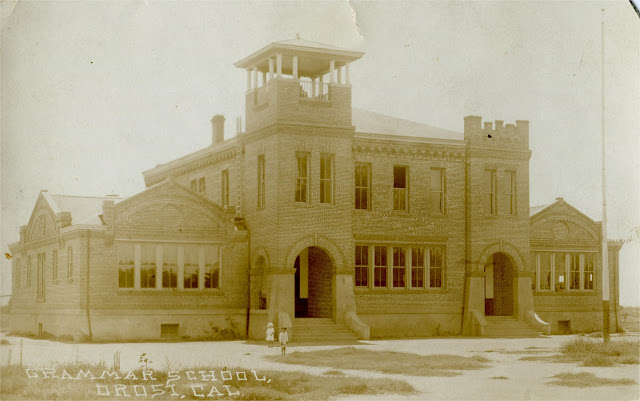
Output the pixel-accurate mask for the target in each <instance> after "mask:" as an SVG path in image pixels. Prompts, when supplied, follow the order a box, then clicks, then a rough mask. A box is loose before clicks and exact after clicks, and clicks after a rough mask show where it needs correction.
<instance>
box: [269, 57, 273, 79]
mask: <svg viewBox="0 0 640 401" xmlns="http://www.w3.org/2000/svg"><path fill="white" fill-rule="evenodd" d="M271 79H273V57H269V80H271Z"/></svg>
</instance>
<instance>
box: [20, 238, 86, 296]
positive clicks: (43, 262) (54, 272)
mask: <svg viewBox="0 0 640 401" xmlns="http://www.w3.org/2000/svg"><path fill="white" fill-rule="evenodd" d="M23 261H24V259H19V260H17V262H16V269H15V271H16V274H15V283H16V287H17V288H20V287H21V286H22V270H23V265H22V263H23ZM32 263H33V262H32V258H31V256H27V258H26V271H25V274H26V286H27V287H31V284H32V282H33V266H32ZM46 266H47V253H46V252H40V253H38V254H37V255H36V280H37V283H36V286H37V295H38V298H44V289H45V287H44V282H45V272H46ZM71 277H73V248H71V247H68V248H67V266H66V278H71ZM51 279H52V280H53V281H54V283H55V282H56V281H57V280H58V279H59V277H58V250H57V249H54V250H53V252H52V254H51Z"/></svg>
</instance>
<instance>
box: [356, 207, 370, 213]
mask: <svg viewBox="0 0 640 401" xmlns="http://www.w3.org/2000/svg"><path fill="white" fill-rule="evenodd" d="M353 211H354V212H355V213H362V214H364V213H371V209H355V208H354V209H353Z"/></svg>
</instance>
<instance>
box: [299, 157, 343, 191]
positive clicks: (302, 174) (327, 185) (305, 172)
mask: <svg viewBox="0 0 640 401" xmlns="http://www.w3.org/2000/svg"><path fill="white" fill-rule="evenodd" d="M296 161H297V176H296V189H295V201H296V202H303V203H308V202H309V190H308V189H309V161H310V155H309V153H304V152H298V153H297V154H296ZM333 163H334V156H333V155H331V154H327V153H323V154H321V155H320V203H333V182H334V177H333Z"/></svg>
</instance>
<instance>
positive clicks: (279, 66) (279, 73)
mask: <svg viewBox="0 0 640 401" xmlns="http://www.w3.org/2000/svg"><path fill="white" fill-rule="evenodd" d="M280 76H282V54H281V53H278V54H277V55H276V78H280Z"/></svg>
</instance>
